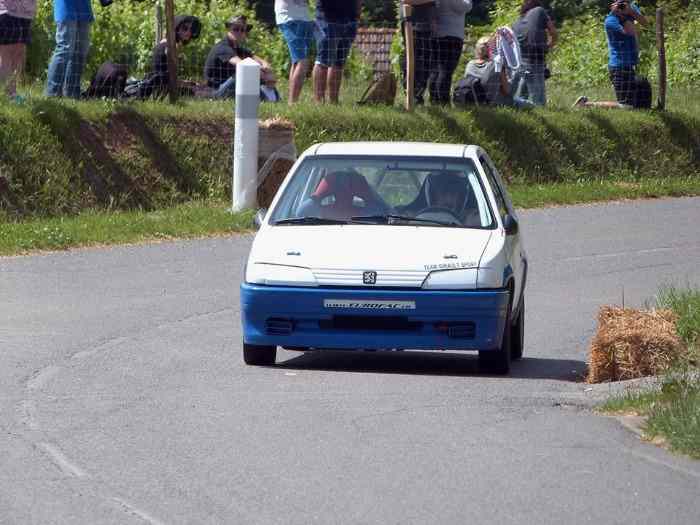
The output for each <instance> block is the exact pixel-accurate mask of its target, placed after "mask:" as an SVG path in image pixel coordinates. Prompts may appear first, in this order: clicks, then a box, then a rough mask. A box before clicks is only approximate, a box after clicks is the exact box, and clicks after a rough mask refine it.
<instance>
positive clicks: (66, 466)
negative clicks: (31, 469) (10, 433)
mask: <svg viewBox="0 0 700 525" xmlns="http://www.w3.org/2000/svg"><path fill="white" fill-rule="evenodd" d="M36 446H37V447H39V448H40V449H42V450H43V451H44V452H45V453H46V454H47V455H48V456H49V459H50V460H51V461H53V462H54V464H55V465H56V466H57V467H58V468H59V469H61V472H63V473H64V474H65V475H66V476H70V477H73V478H86V477H88V475H87V472H85V471H84V470H83V469H81V468H80V467H78V466H77V465H74V464H73V463H71V462H70V460H69V459H68V458H67V457H66V455H65V454H64V453H63V452H61V451H60V450H59V449H58V447H56V446H55V445H52V444H51V443H37V445H36Z"/></svg>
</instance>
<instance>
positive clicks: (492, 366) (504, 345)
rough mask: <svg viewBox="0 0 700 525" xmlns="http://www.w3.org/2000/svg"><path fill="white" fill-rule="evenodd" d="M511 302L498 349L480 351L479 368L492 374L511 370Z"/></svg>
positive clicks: (504, 373) (501, 373) (502, 373)
mask: <svg viewBox="0 0 700 525" xmlns="http://www.w3.org/2000/svg"><path fill="white" fill-rule="evenodd" d="M510 310H511V308H510V303H509V304H508V313H507V314H506V322H505V328H504V329H503V339H502V341H501V347H500V348H499V349H498V350H484V351H481V352H479V368H481V369H482V370H484V371H487V372H491V373H492V374H498V375H506V374H507V373H508V372H510V360H511V334H512V327H511V324H510Z"/></svg>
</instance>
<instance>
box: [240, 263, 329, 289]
mask: <svg viewBox="0 0 700 525" xmlns="http://www.w3.org/2000/svg"><path fill="white" fill-rule="evenodd" d="M245 280H246V282H247V283H251V284H265V285H268V286H318V283H317V282H316V278H315V277H314V274H313V273H311V270H309V269H308V268H301V267H299V266H283V265H279V264H266V263H252V264H248V266H247V268H246V272H245Z"/></svg>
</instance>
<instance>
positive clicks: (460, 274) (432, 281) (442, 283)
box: [423, 268, 477, 290]
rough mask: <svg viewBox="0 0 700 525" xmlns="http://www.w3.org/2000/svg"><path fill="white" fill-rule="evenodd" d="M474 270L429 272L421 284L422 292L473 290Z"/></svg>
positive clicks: (474, 281)
mask: <svg viewBox="0 0 700 525" xmlns="http://www.w3.org/2000/svg"><path fill="white" fill-rule="evenodd" d="M476 275H477V270H476V268H472V269H468V270H442V271H437V272H431V273H430V275H428V278H427V279H426V280H425V282H424V283H423V289H424V290H473V289H475V288H476Z"/></svg>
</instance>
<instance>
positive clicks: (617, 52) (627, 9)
mask: <svg viewBox="0 0 700 525" xmlns="http://www.w3.org/2000/svg"><path fill="white" fill-rule="evenodd" d="M637 24H641V25H645V24H646V18H645V17H644V16H643V15H642V12H641V11H640V10H639V7H637V5H636V4H633V3H630V2H628V1H626V0H618V1H616V2H614V3H613V4H612V5H611V6H610V14H609V15H608V16H607V17H606V19H605V33H606V34H607V38H608V53H609V55H608V70H609V72H610V81H611V82H612V85H613V87H614V88H615V96H616V97H617V101H618V102H619V103H620V104H624V105H626V106H637V105H638V104H637V100H636V99H637V91H638V90H639V83H638V80H637V77H636V73H635V69H636V67H637V64H638V63H639V35H638V33H637Z"/></svg>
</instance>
